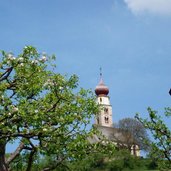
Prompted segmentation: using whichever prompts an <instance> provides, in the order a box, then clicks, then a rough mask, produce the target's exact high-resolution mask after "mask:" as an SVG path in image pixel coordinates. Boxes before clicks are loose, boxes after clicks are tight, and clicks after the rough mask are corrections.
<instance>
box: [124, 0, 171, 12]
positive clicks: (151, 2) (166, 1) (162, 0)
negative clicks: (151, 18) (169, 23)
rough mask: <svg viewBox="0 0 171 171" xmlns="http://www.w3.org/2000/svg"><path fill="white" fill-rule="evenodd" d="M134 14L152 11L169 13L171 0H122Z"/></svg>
mask: <svg viewBox="0 0 171 171" xmlns="http://www.w3.org/2000/svg"><path fill="white" fill-rule="evenodd" d="M124 1H125V3H126V4H127V6H128V8H129V9H131V11H132V12H133V13H135V14H141V13H146V12H147V13H153V14H160V15H171V0H124Z"/></svg>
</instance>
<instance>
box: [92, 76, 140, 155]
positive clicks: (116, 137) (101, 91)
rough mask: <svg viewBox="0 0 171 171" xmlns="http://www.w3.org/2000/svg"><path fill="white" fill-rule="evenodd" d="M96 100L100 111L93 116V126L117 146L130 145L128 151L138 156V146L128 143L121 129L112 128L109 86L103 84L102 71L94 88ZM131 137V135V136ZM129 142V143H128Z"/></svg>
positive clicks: (124, 146) (125, 146)
mask: <svg viewBox="0 0 171 171" xmlns="http://www.w3.org/2000/svg"><path fill="white" fill-rule="evenodd" d="M95 94H96V97H97V98H96V101H97V103H98V104H99V106H100V111H99V113H98V114H97V115H96V118H95V126H96V127H97V129H98V130H99V131H100V132H101V133H102V135H103V136H105V137H106V138H107V139H108V140H110V141H112V142H114V143H115V144H116V146H118V147H119V148H120V147H122V148H127V147H128V146H129V147H130V149H129V150H130V153H131V154H132V155H134V156H140V149H139V146H138V145H136V144H135V143H132V144H130V142H133V141H128V140H127V137H128V136H127V135H126V134H125V132H124V131H123V130H120V129H118V128H114V125H113V112H112V105H111V104H110V97H109V96H108V94H109V88H108V87H107V86H106V85H105V84H104V81H103V78H102V73H100V82H99V84H98V85H97V86H96V88H95ZM132 139H133V137H132ZM128 142H129V144H128Z"/></svg>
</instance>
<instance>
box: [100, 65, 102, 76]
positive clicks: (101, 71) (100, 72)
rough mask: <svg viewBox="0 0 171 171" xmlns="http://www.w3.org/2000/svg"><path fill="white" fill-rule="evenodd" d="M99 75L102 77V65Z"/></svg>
mask: <svg viewBox="0 0 171 171" xmlns="http://www.w3.org/2000/svg"><path fill="white" fill-rule="evenodd" d="M100 77H102V67H100Z"/></svg>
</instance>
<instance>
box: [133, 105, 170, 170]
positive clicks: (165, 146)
mask: <svg viewBox="0 0 171 171" xmlns="http://www.w3.org/2000/svg"><path fill="white" fill-rule="evenodd" d="M148 112H149V120H148V119H142V118H140V116H139V115H138V114H137V115H136V118H137V119H138V120H139V121H140V122H141V123H142V124H143V125H144V126H145V127H146V128H147V129H149V130H150V131H151V133H152V136H153V138H154V141H153V142H151V143H150V144H149V146H150V148H151V152H150V155H149V156H150V157H151V158H153V159H154V160H155V161H157V162H158V164H159V167H160V168H161V169H162V168H163V169H170V168H171V130H170V129H169V127H168V126H167V124H166V123H165V122H164V120H163V119H162V117H161V116H160V115H158V113H157V111H154V110H152V109H151V108H148ZM165 116H166V118H167V120H169V119H170V116H171V108H166V109H165Z"/></svg>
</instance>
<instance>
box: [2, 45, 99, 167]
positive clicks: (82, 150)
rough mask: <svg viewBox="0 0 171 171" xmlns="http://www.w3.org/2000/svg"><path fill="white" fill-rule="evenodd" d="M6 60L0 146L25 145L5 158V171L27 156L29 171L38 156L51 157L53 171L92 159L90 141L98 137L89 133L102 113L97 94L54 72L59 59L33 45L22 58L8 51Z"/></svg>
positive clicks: (92, 130) (3, 73)
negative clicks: (79, 160) (68, 164)
mask: <svg viewBox="0 0 171 171" xmlns="http://www.w3.org/2000/svg"><path fill="white" fill-rule="evenodd" d="M1 59H2V61H1V62H0V104H1V106H0V139H1V141H0V148H1V149H4V148H6V145H7V144H8V143H11V142H15V140H16V139H18V140H20V141H21V142H20V144H19V147H18V148H17V151H16V152H15V153H13V154H12V155H10V156H9V157H8V158H7V159H6V163H3V162H4V161H3V160H0V169H1V166H2V168H4V167H6V166H9V165H10V166H13V167H14V166H15V164H12V162H15V163H17V162H16V160H17V159H18V160H19V159H20V160H19V161H22V162H23V155H24V154H25V161H24V162H23V163H26V164H27V165H26V167H27V170H31V167H32V166H34V164H36V159H37V157H36V156H37V155H40V156H43V157H46V156H49V157H50V159H51V160H52V161H51V162H49V163H50V164H51V165H50V166H49V165H45V166H44V167H47V168H49V169H50V168H51V169H54V168H57V167H58V166H60V165H61V164H62V163H65V161H72V160H77V159H81V158H83V157H84V156H86V155H87V153H88V152H89V151H91V149H92V148H94V145H90V144H89V142H88V140H87V137H89V136H91V135H92V134H94V133H96V131H95V129H91V130H90V131H87V130H86V128H87V125H88V124H89V123H90V119H91V117H92V116H93V114H95V113H97V111H98V106H97V105H96V103H95V99H94V96H93V94H92V92H91V91H89V90H84V89H79V88H78V77H77V76H76V75H72V76H71V77H69V78H68V77H65V76H62V75H61V74H59V73H54V72H53V71H51V70H48V68H51V63H53V62H52V61H53V60H54V59H55V56H54V55H53V56H52V57H51V56H47V55H45V54H39V53H38V52H37V50H36V48H34V47H32V46H26V47H25V48H24V49H23V52H22V53H21V54H19V55H18V56H17V57H14V55H13V54H11V53H10V54H8V53H6V52H4V51H2V56H1ZM53 67H54V66H53ZM2 147H3V148H2ZM26 154H27V155H26ZM0 155H1V156H3V155H5V154H4V151H3V150H1V151H0ZM21 156H22V157H21ZM49 163H47V164H49ZM20 164H21V163H20ZM15 167H17V166H15ZM4 170H5V169H4ZM6 170H7V167H6Z"/></svg>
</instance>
